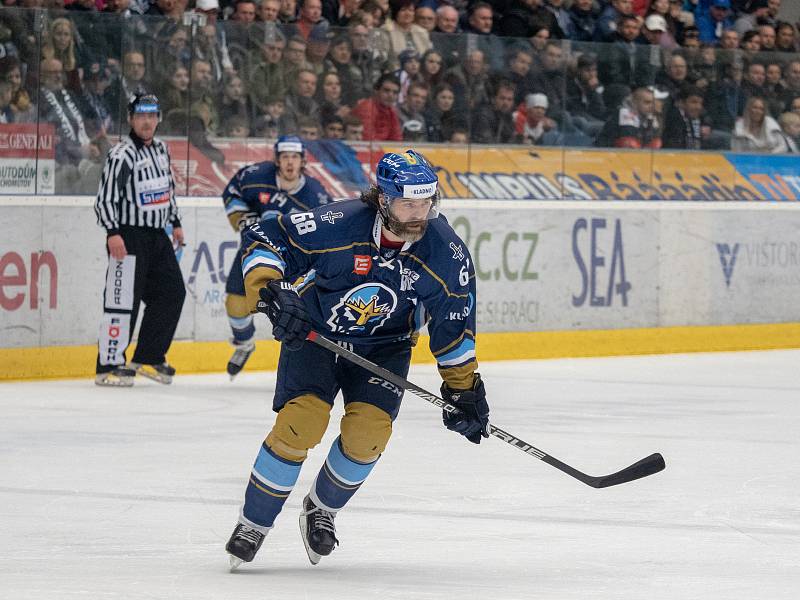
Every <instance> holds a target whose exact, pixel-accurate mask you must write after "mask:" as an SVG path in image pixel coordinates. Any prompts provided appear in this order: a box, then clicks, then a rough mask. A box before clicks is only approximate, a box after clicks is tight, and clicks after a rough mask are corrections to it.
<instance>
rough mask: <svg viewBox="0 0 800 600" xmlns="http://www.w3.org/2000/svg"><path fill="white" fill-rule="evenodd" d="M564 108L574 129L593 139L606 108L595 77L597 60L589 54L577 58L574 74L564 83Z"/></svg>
mask: <svg viewBox="0 0 800 600" xmlns="http://www.w3.org/2000/svg"><path fill="white" fill-rule="evenodd" d="M565 95H566V108H567V113H568V114H569V115H570V118H571V119H572V122H573V124H574V125H575V127H577V128H578V129H580V130H581V131H583V132H584V133H586V134H587V135H588V136H590V137H592V138H594V137H595V136H596V135H597V134H598V133H599V131H600V130H601V129H602V128H603V122H604V121H605V118H606V106H605V103H604V102H603V86H602V85H600V79H599V78H598V76H597V59H596V58H595V56H594V55H591V54H581V55H580V56H579V57H578V61H577V65H576V68H575V72H574V74H573V75H572V76H571V77H570V78H569V79H568V80H567V82H566V91H565Z"/></svg>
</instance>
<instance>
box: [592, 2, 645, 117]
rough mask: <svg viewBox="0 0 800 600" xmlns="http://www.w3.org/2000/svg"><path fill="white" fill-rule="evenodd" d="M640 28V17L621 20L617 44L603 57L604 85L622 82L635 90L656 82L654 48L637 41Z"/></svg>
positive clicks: (601, 73)
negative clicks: (652, 51)
mask: <svg viewBox="0 0 800 600" xmlns="http://www.w3.org/2000/svg"><path fill="white" fill-rule="evenodd" d="M640 30H641V24H640V22H639V20H638V19H637V18H636V17H622V18H621V19H620V22H619V26H618V27H617V32H616V34H615V40H614V43H613V44H612V45H611V46H610V47H608V49H607V50H606V51H605V52H604V53H603V57H602V59H601V60H600V64H599V69H598V70H599V73H600V81H602V82H603V85H605V86H610V85H612V84H618V85H625V86H628V87H630V88H632V89H633V88H638V87H643V86H646V85H650V84H652V83H653V80H654V78H655V69H654V66H653V60H652V56H651V48H650V46H646V45H640V44H637V43H636V39H637V38H638V37H639V33H640ZM655 50H656V51H658V48H656V49H655ZM609 108H610V107H609Z"/></svg>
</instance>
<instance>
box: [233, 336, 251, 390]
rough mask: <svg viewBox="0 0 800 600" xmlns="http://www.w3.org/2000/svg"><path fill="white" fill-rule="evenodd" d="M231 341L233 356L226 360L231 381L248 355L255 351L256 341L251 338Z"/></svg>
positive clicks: (242, 366)
mask: <svg viewBox="0 0 800 600" xmlns="http://www.w3.org/2000/svg"><path fill="white" fill-rule="evenodd" d="M231 343H232V344H233V347H234V348H235V350H234V351H233V356H231V359H230V360H229V361H228V375H230V377H231V381H233V379H234V377H236V376H237V375H238V374H239V372H240V371H241V370H242V369H243V368H244V365H245V363H247V359H249V358H250V355H251V354H252V353H253V352H255V350H256V343H255V342H254V341H253V339H252V338H250V339H249V340H247V341H244V342H237V341H236V340H232V341H231Z"/></svg>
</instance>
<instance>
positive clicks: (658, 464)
mask: <svg viewBox="0 0 800 600" xmlns="http://www.w3.org/2000/svg"><path fill="white" fill-rule="evenodd" d="M666 466H667V465H666V463H665V462H664V457H663V456H661V454H659V453H658V452H656V453H655V454H651V455H650V456H648V457H647V458H643V459H642V460H640V461H639V462H637V463H634V464H632V465H631V466H630V467H626V468H624V469H622V470H621V471H617V472H616V473H612V474H611V475H606V476H604V477H592V482H591V483H589V485H591V486H592V487H595V488H606V487H611V486H612V485H619V484H621V483H628V482H629V481H635V480H636V479H641V478H642V477H647V476H648V475H653V474H654V473H658V472H659V471H663V470H664V469H665V468H666ZM587 483H588V482H587Z"/></svg>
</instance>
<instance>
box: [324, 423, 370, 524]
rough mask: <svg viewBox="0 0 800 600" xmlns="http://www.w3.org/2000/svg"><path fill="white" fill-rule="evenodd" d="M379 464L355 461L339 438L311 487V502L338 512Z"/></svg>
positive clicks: (334, 442) (332, 446)
mask: <svg viewBox="0 0 800 600" xmlns="http://www.w3.org/2000/svg"><path fill="white" fill-rule="evenodd" d="M377 462H378V460H377V459H375V460H374V461H372V462H371V463H362V462H358V461H356V460H353V459H352V458H350V457H349V456H347V455H345V453H344V451H343V450H342V440H341V437H337V438H336V439H335V440H334V441H333V445H331V449H330V451H329V452H328V457H327V458H326V459H325V464H324V465H322V468H321V469H320V470H319V473H318V474H317V478H316V479H315V480H314V485H313V486H311V493H310V495H311V500H313V502H314V504H316V505H317V506H319V507H321V508H324V509H325V510H329V511H331V512H336V511H337V510H339V509H341V508H342V507H343V506H344V505H345V504H347V501H348V500H350V498H352V497H353V494H355V493H356V492H357V491H358V488H360V487H361V484H362V483H364V480H365V479H366V478H367V477H368V476H369V474H370V472H371V471H372V468H373V467H374V466H375V463H377Z"/></svg>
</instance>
